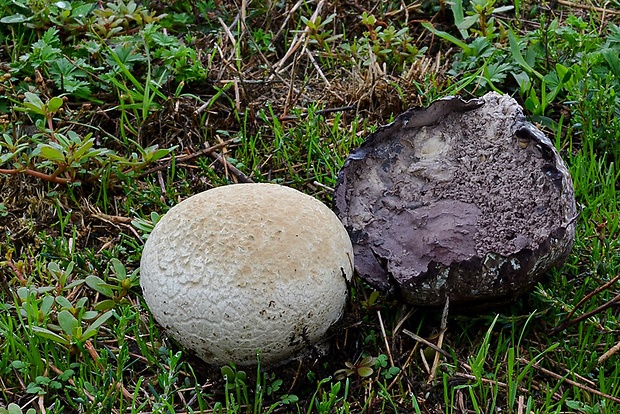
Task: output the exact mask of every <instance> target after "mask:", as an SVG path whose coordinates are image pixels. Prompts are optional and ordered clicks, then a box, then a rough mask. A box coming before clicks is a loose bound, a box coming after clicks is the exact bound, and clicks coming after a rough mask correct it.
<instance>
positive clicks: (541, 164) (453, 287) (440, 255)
mask: <svg viewBox="0 0 620 414" xmlns="http://www.w3.org/2000/svg"><path fill="white" fill-rule="evenodd" d="M334 209H335V211H336V213H337V215H338V216H339V218H340V219H341V220H342V222H343V224H344V225H345V227H346V228H347V230H348V231H349V233H350V235H351V238H352V240H353V245H354V252H355V256H356V264H355V267H356V270H357V272H358V274H359V275H360V276H361V277H362V278H364V279H366V280H367V281H368V282H369V283H371V284H372V285H374V286H376V287H377V288H379V289H381V290H384V291H396V292H398V293H399V294H400V295H401V296H402V298H403V299H404V300H405V301H407V302H410V303H413V304H416V305H427V306H438V305H441V304H443V303H444V302H445V300H446V297H449V298H450V302H451V303H452V304H457V305H458V304H462V305H464V304H472V303H473V304H476V305H480V304H494V303H498V302H505V301H509V300H512V299H514V298H516V297H517V296H518V295H519V294H521V293H523V292H525V291H527V290H528V289H530V288H531V286H532V285H533V284H534V283H536V281H537V280H538V279H539V277H540V276H541V275H542V274H543V273H544V272H545V271H547V270H548V269H550V268H551V267H553V266H556V265H558V264H560V263H562V262H563V261H564V260H565V259H566V257H567V255H568V254H569V252H570V249H571V248H572V244H573V241H574V232H575V225H574V219H575V216H576V207H575V200H574V193H573V187H572V180H571V178H570V175H569V173H568V170H567V169H566V167H565V165H564V163H563V162H562V160H561V158H560V156H559V154H558V152H557V151H556V149H555V147H554V146H553V144H552V143H551V142H550V141H549V139H548V138H547V137H545V136H544V134H542V133H541V132H540V131H539V130H538V129H536V128H535V127H534V126H533V125H531V124H529V123H528V122H526V120H525V117H524V116H523V113H522V109H521V107H520V106H519V105H518V104H517V103H516V102H515V101H514V100H513V99H512V98H510V97H508V96H502V95H499V94H497V93H490V94H487V95H485V96H484V97H483V98H482V99H474V100H470V101H462V100H461V99H459V98H446V99H443V100H439V101H436V102H434V103H433V104H431V106H430V107H429V108H415V109H412V110H409V111H407V112H405V113H404V114H402V115H400V116H399V117H397V118H396V120H395V122H394V123H392V124H390V125H387V126H385V127H382V128H380V129H379V130H378V131H377V132H375V133H374V134H372V135H371V136H369V137H368V139H367V140H366V141H365V142H364V144H362V146H361V147H360V148H359V149H357V150H355V151H354V152H353V153H352V154H351V155H350V156H349V157H348V159H347V160H346V162H345V165H344V167H343V168H342V170H341V172H340V174H339V177H338V183H337V187H336V193H335V207H334Z"/></svg>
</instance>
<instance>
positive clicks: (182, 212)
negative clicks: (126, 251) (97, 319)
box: [141, 184, 353, 365]
mask: <svg viewBox="0 0 620 414" xmlns="http://www.w3.org/2000/svg"><path fill="white" fill-rule="evenodd" d="M352 273H353V252H352V246H351V242H350V239H349V237H348V234H347V232H346V230H345V229H344V228H343V226H342V224H341V223H340V221H339V220H338V218H337V217H336V216H335V214H334V213H333V212H332V211H331V210H330V209H329V208H327V207H326V206H325V205H324V204H322V203H321V202H320V201H318V200H316V199H314V198H312V197H310V196H308V195H306V194H303V193H301V192H299V191H297V190H294V189H291V188H287V187H283V186H278V185H274V184H237V185H231V186H225V187H218V188H214V189H212V190H208V191H205V192H203V193H200V194H197V195H195V196H192V197H190V198H188V199H187V200H185V201H183V202H182V203H180V204H178V205H177V206H175V207H173V208H172V209H171V210H170V211H169V212H168V213H167V214H166V215H164V217H162V219H161V220H160V221H159V223H157V225H156V226H155V228H154V230H153V232H152V233H151V235H150V237H149V238H148V240H147V242H146V245H145V246H144V251H143V254H142V261H141V286H142V289H143V292H144V297H145V300H146V302H147V304H148V305H149V308H150V310H151V312H152V313H153V315H154V316H155V318H156V320H157V321H158V322H159V323H160V324H161V325H162V326H163V327H164V328H165V329H166V330H167V331H168V332H169V334H170V335H172V336H173V337H174V338H175V339H176V340H178V341H179V342H180V343H181V344H182V345H183V346H185V347H186V348H189V349H191V350H193V351H194V352H195V353H196V354H197V355H198V356H199V357H201V358H202V359H203V360H204V361H206V362H208V363H211V364H226V363H229V362H233V363H235V364H237V365H251V364H255V363H256V361H257V360H256V352H257V351H258V350H259V349H260V355H261V356H260V361H261V363H262V364H265V365H274V364H278V363H280V362H284V361H286V360H287V359H290V358H292V357H295V356H297V355H298V354H299V353H303V352H305V351H307V350H308V349H309V347H311V346H313V345H315V344H317V343H319V342H320V341H321V340H322V339H323V336H324V335H325V333H326V331H327V329H328V328H329V327H330V326H331V325H332V324H333V323H334V322H336V321H337V320H338V319H339V318H340V316H341V314H342V311H343V307H344V304H345V300H346V294H347V287H346V286H347V281H348V280H350V278H351V276H352Z"/></svg>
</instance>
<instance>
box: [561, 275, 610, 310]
mask: <svg viewBox="0 0 620 414" xmlns="http://www.w3.org/2000/svg"><path fill="white" fill-rule="evenodd" d="M618 279H620V273H619V274H618V275H616V277H614V278H613V279H611V280H610V281H609V282H607V283H605V284H604V285H602V286H599V287H598V288H596V289H594V290H593V291H592V292H590V293H588V294H587V295H586V296H584V297H583V299H581V300H580V301H579V303H577V304H576V305H575V307H574V308H573V310H572V311H570V313H569V314H568V316H566V320H568V319H570V318H571V317H572V316H573V314H574V313H575V311H576V310H577V309H579V307H580V306H581V305H583V304H584V303H585V302H587V301H588V300H590V299H591V298H592V297H593V296H596V295H597V294H599V293H600V292H602V291H604V290H605V289H607V288H608V287H610V286H611V285H613V284H614V283H616V282H617V281H618Z"/></svg>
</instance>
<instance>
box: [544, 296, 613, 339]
mask: <svg viewBox="0 0 620 414" xmlns="http://www.w3.org/2000/svg"><path fill="white" fill-rule="evenodd" d="M619 303H620V294H618V295H616V296H614V298H613V299H611V300H610V301H608V302H606V303H604V304H602V305H601V306H599V307H598V308H596V309H594V310H592V311H590V312H586V313H584V314H582V315H580V316H578V317H576V318H575V319H573V320H570V321H566V322H563V323H561V324H560V325H558V326H556V327H555V328H553V329H552V330H550V331H549V335H555V334H557V333H558V332H561V331H563V330H564V329H566V328H570V327H571V326H573V325H577V324H578V323H579V322H581V321H583V320H584V319H588V318H589V317H590V316H593V315H596V314H597V313H599V312H602V311H604V310H605V309H607V308H610V307H612V306H613V305H617V304H619Z"/></svg>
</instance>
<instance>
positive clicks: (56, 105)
mask: <svg viewBox="0 0 620 414" xmlns="http://www.w3.org/2000/svg"><path fill="white" fill-rule="evenodd" d="M62 104H63V102H62V99H61V98H59V97H57V96H54V97H53V98H52V99H50V100H49V102H48V103H47V112H48V114H55V113H56V112H57V111H58V109H60V107H61V106H62Z"/></svg>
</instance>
